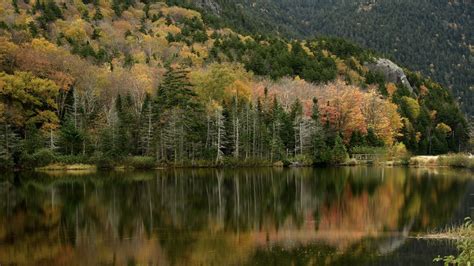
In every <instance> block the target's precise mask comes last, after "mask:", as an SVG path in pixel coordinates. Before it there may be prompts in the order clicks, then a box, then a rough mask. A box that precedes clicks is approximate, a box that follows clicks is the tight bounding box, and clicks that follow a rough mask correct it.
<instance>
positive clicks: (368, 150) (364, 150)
mask: <svg viewBox="0 0 474 266" xmlns="http://www.w3.org/2000/svg"><path fill="white" fill-rule="evenodd" d="M351 153H352V154H386V153H387V150H386V149H385V148H383V147H369V146H356V147H353V148H352V149H351Z"/></svg>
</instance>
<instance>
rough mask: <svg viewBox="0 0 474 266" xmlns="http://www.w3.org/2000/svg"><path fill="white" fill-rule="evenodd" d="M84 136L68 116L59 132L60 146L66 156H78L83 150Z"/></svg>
mask: <svg viewBox="0 0 474 266" xmlns="http://www.w3.org/2000/svg"><path fill="white" fill-rule="evenodd" d="M83 141H84V134H83V132H81V131H80V130H79V129H78V128H76V126H75V125H74V119H73V118H72V117H71V116H70V115H68V116H67V117H66V120H65V122H64V123H63V125H62V126H61V128H60V131H59V143H60V144H59V146H60V148H61V150H62V152H63V153H64V154H70V155H76V154H78V153H79V152H80V151H81V150H82V148H83Z"/></svg>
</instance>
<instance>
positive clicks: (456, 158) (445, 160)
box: [410, 153, 474, 169]
mask: <svg viewBox="0 0 474 266" xmlns="http://www.w3.org/2000/svg"><path fill="white" fill-rule="evenodd" d="M410 166H413V167H452V168H467V169H474V156H472V155H468V154H462V153H458V154H447V155H441V156H415V157H412V158H411V159H410Z"/></svg>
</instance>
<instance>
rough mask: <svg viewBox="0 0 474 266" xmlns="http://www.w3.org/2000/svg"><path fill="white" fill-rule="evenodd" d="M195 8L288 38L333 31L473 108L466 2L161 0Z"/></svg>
mask: <svg viewBox="0 0 474 266" xmlns="http://www.w3.org/2000/svg"><path fill="white" fill-rule="evenodd" d="M168 2H169V3H174V4H179V5H181V6H187V7H190V8H195V9H198V10H201V11H202V12H204V13H205V14H206V16H205V18H207V17H208V18H209V19H208V21H209V22H210V23H214V24H217V25H225V26H228V27H231V28H235V29H237V30H239V31H242V32H247V33H260V34H268V35H278V36H284V37H288V38H312V37H315V36H324V35H327V36H337V37H341V38H347V39H349V40H352V41H354V42H356V43H357V44H359V45H362V46H363V47H367V48H370V49H374V50H376V51H378V52H380V53H383V54H385V56H386V57H389V58H392V59H393V60H395V61H396V62H397V63H400V64H402V65H404V66H406V67H409V68H410V69H413V70H416V71H421V72H422V73H423V74H424V75H425V76H427V77H431V78H433V79H434V80H436V81H437V82H440V83H441V84H443V85H444V86H447V87H448V88H449V89H451V91H452V92H453V93H454V95H455V97H456V98H457V100H458V101H459V102H460V103H461V107H462V108H463V111H464V112H465V113H467V114H469V115H470V116H471V117H472V116H473V115H474V110H473V108H472V106H473V103H474V92H473V89H474V87H473V86H474V85H473V84H474V80H473V77H474V73H473V69H474V61H473V57H472V55H473V51H474V50H473V45H472V44H473V42H474V39H473V38H474V36H473V34H472V28H474V20H473V18H472V14H473V13H474V6H473V5H472V2H470V1H422V0H398V1H392V0H377V1H376V0H354V1H345V0H332V1H327V0H257V1H246V0H237V1H225V0H211V1H202V0H169V1H168Z"/></svg>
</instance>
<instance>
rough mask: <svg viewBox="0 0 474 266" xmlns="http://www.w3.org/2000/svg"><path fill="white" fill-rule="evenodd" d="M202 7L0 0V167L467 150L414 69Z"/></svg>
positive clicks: (455, 115) (456, 115) (436, 93)
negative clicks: (240, 28)
mask: <svg viewBox="0 0 474 266" xmlns="http://www.w3.org/2000/svg"><path fill="white" fill-rule="evenodd" d="M203 3H204V4H206V3H205V1H204V2H203ZM208 4H209V3H207V4H206V5H208ZM214 8H215V11H214V12H224V10H223V9H222V7H220V6H215V7H214ZM204 18H205V19H203V16H202V14H201V13H199V12H197V11H194V10H190V9H185V8H181V7H177V6H174V5H168V4H165V3H163V2H153V3H151V2H147V1H145V2H141V1H122V0H115V1H112V2H100V1H92V2H90V1H89V0H83V1H69V0H66V1H64V0H57V1H53V0H45V1H42V0H37V1H35V2H30V1H25V0H23V1H20V0H18V1H13V2H12V1H9V0H0V162H1V163H0V165H1V166H8V165H13V164H16V165H21V166H25V165H26V166H38V164H44V163H45V162H46V163H47V162H52V161H57V160H60V161H61V162H67V163H70V162H82V163H84V162H90V160H91V158H93V159H92V160H93V162H94V163H96V162H100V163H101V164H104V165H107V166H110V165H111V164H112V163H113V162H122V161H123V160H124V159H125V158H127V157H130V156H139V155H141V156H148V158H145V159H143V158H141V159H140V158H138V159H136V158H135V159H133V160H132V161H131V163H132V164H133V165H135V166H136V167H144V165H145V166H146V165H152V166H153V165H154V163H155V162H156V161H158V160H159V161H161V162H162V163H164V164H166V163H174V164H183V165H186V164H190V163H195V162H196V160H203V161H205V162H211V163H212V164H220V163H224V162H225V160H224V159H227V158H232V160H235V161H239V160H245V159H246V160H248V162H250V163H252V162H254V161H257V162H266V163H267V164H268V162H270V163H272V162H274V161H277V160H288V159H289V158H291V157H296V156H300V158H301V157H304V158H306V159H305V161H306V162H308V161H309V162H315V163H327V162H330V163H339V162H343V161H344V160H345V158H346V155H347V154H346V151H347V149H355V148H357V147H360V146H364V147H365V146H368V147H369V148H370V149H372V148H374V147H376V148H377V149H384V150H387V151H392V148H394V147H395V148H394V149H395V150H396V151H397V154H406V150H407V149H408V150H409V151H411V152H412V153H420V154H439V153H446V152H448V151H460V150H461V149H466V147H467V145H466V144H467V142H468V138H467V137H468V136H467V125H466V120H465V118H464V116H463V114H462V113H461V111H460V110H459V108H458V106H457V104H456V102H455V101H454V99H453V97H452V95H451V94H450V93H449V91H448V90H447V89H445V88H443V87H442V86H440V85H439V84H438V83H436V82H433V81H432V80H430V79H428V78H426V77H423V76H422V75H420V74H416V73H413V72H411V71H409V70H402V69H401V68H399V67H398V66H396V65H394V64H392V63H391V62H389V61H387V60H383V59H380V58H378V56H377V55H376V54H374V53H373V52H371V51H368V50H365V49H362V48H361V47H359V46H357V45H354V44H352V43H349V42H347V41H344V40H342V39H336V38H322V37H320V38H311V39H307V40H288V39H286V38H282V37H279V36H276V35H271V34H269V35H268V36H261V35H243V34H239V33H237V32H235V31H233V30H231V29H226V28H216V27H214V26H213V25H214V24H216V22H212V21H211V19H210V18H207V17H204ZM209 23H211V24H209ZM398 151H405V152H403V153H399V152H398ZM56 156H60V157H59V158H60V159H58V157H56ZM226 157H227V158H226Z"/></svg>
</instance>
